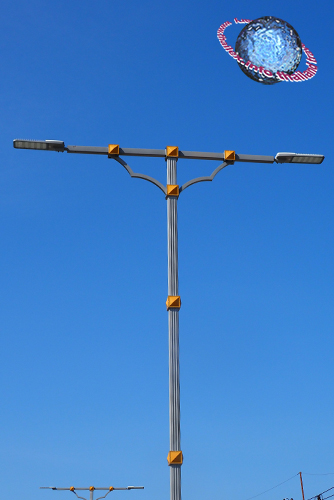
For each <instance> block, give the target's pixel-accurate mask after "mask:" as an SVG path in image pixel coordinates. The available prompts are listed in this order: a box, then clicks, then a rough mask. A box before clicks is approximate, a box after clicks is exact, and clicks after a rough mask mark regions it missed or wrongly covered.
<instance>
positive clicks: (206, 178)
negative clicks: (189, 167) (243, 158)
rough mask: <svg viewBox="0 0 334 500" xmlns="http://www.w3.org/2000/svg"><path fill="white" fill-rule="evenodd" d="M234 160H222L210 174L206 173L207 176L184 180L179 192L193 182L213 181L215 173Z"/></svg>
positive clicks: (231, 163)
mask: <svg viewBox="0 0 334 500" xmlns="http://www.w3.org/2000/svg"><path fill="white" fill-rule="evenodd" d="M233 164H234V162H231V161H229V162H226V161H224V162H223V163H221V164H220V165H219V166H218V167H217V168H216V169H215V170H214V171H213V172H212V174H211V175H207V176H204V177H196V179H192V180H191V181H188V182H186V183H185V184H183V186H181V187H180V194H181V192H182V191H184V190H185V189H186V188H187V187H189V186H192V185H193V184H197V182H205V181H213V179H214V178H215V177H216V175H217V174H218V172H220V171H221V170H223V168H225V167H227V165H233Z"/></svg>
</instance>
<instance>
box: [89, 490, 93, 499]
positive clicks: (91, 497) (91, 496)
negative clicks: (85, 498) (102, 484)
mask: <svg viewBox="0 0 334 500" xmlns="http://www.w3.org/2000/svg"><path fill="white" fill-rule="evenodd" d="M89 490H90V491H89V500H94V488H89Z"/></svg>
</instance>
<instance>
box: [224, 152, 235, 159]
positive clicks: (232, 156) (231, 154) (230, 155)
mask: <svg viewBox="0 0 334 500" xmlns="http://www.w3.org/2000/svg"><path fill="white" fill-rule="evenodd" d="M224 159H225V161H234V160H235V151H224Z"/></svg>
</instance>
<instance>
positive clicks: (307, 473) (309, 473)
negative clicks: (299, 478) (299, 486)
mask: <svg viewBox="0 0 334 500" xmlns="http://www.w3.org/2000/svg"><path fill="white" fill-rule="evenodd" d="M303 474H304V476H305V474H306V476H334V472H326V473H325V474H312V473H311V472H303Z"/></svg>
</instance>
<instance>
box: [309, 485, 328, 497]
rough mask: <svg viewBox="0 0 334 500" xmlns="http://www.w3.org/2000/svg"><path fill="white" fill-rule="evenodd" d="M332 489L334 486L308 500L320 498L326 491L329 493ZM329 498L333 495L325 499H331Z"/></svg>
mask: <svg viewBox="0 0 334 500" xmlns="http://www.w3.org/2000/svg"><path fill="white" fill-rule="evenodd" d="M333 489H334V486H332V487H331V488H328V490H325V491H323V492H322V493H318V495H314V497H311V498H309V499H308V500H313V498H320V497H321V496H322V495H323V494H324V493H327V491H331V490H333ZM331 497H334V494H333V495H329V497H326V498H331ZM322 500H326V499H325V498H323V499H322Z"/></svg>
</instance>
